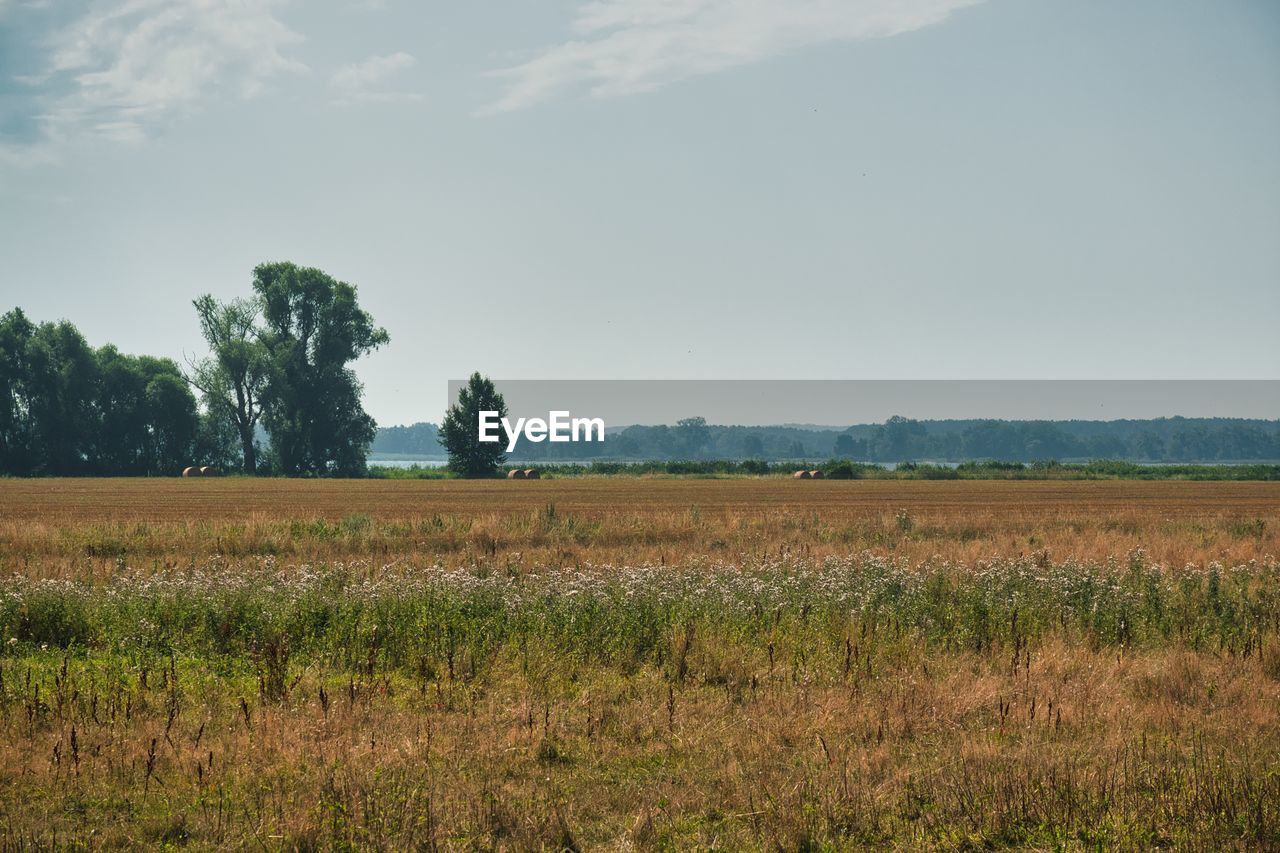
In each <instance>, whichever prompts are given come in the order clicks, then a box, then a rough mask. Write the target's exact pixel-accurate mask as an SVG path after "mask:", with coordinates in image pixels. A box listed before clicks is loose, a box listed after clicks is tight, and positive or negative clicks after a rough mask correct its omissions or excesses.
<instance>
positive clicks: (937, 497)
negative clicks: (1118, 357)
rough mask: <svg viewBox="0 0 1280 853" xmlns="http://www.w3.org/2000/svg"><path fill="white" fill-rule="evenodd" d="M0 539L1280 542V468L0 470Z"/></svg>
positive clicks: (1100, 555) (599, 543)
mask: <svg viewBox="0 0 1280 853" xmlns="http://www.w3.org/2000/svg"><path fill="white" fill-rule="evenodd" d="M0 535H3V537H4V541H5V543H6V545H5V549H4V550H5V553H6V554H7V555H8V556H10V557H21V558H24V559H26V560H29V561H35V562H36V563H37V564H39V563H40V562H41V561H42V560H43V558H46V557H51V558H57V559H56V560H55V561H54V562H53V563H52V564H51V568H53V569H56V570H60V568H61V567H64V566H65V565H67V563H66V561H67V560H68V559H71V558H78V557H79V558H94V557H100V558H109V559H115V558H117V557H119V556H121V555H131V556H134V557H137V558H145V557H151V558H156V557H170V558H174V557H176V558H183V557H195V556H204V555H207V554H209V553H213V552H218V553H223V554H227V555H230V556H253V555H276V556H297V557H309V558H331V559H332V558H341V557H351V556H369V555H378V556H379V557H381V558H385V557H391V556H411V557H415V558H419V559H420V558H426V557H429V558H430V559H442V560H444V561H446V562H448V563H450V564H453V565H465V564H469V563H471V562H474V561H476V560H478V559H482V558H484V559H492V558H496V557H498V556H500V555H507V554H512V553H518V554H519V555H520V558H521V559H522V560H524V561H531V562H549V563H553V564H560V563H566V562H567V563H574V562H583V561H590V562H596V563H614V564H619V565H623V564H627V563H636V562H642V561H654V562H661V561H680V560H682V559H683V558H684V557H686V556H688V555H690V554H693V555H704V554H710V555H714V556H716V557H719V558H726V559H734V560H737V559H744V558H753V557H760V556H765V555H768V554H777V553H780V552H788V553H790V552H802V553H804V554H806V555H808V556H826V555H842V554H848V553H850V552H860V551H863V550H869V551H872V552H874V553H878V554H892V555H895V556H902V557H907V558H909V559H915V560H923V559H928V558H930V557H934V556H939V557H943V558H947V559H953V560H965V561H974V560H979V559H984V558H990V557H997V556H1003V557H1013V556H1017V555H1019V554H1027V555H1030V554H1035V553H1043V552H1047V553H1048V555H1049V556H1050V557H1051V558H1052V559H1054V560H1065V559H1093V560H1105V559H1107V558H1110V557H1123V556H1124V555H1125V554H1127V553H1128V552H1129V551H1130V550H1132V549H1133V548H1136V547H1142V548H1144V549H1145V550H1146V551H1147V553H1148V554H1150V555H1151V557H1152V558H1153V559H1155V560H1158V561H1160V562H1162V563H1168V564H1171V565H1181V564H1183V563H1186V562H1205V561H1209V560H1220V561H1224V562H1234V561H1246V560H1249V559H1251V558H1253V557H1256V556H1260V555H1262V554H1267V553H1269V554H1280V484H1278V483H1251V482H1243V483H1223V482H1133V481H1105V482H1090V481H1078V482H1043V481H953V482H922V481H819V482H813V481H793V480H790V479H758V480H749V479H739V480H659V479H648V480H645V479H604V478H601V479H574V480H560V481H556V480H540V481H533V482H509V481H505V480H498V481H427V480H419V481H376V480H357V481H333V480H248V479H240V478H227V479H211V480H203V479H202V480H181V479H177V478H175V479H171V480H144V479H118V480H5V481H0Z"/></svg>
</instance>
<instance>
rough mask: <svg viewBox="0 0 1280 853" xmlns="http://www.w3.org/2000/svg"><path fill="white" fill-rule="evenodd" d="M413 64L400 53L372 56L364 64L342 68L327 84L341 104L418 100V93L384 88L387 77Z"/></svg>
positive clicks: (409, 57)
mask: <svg viewBox="0 0 1280 853" xmlns="http://www.w3.org/2000/svg"><path fill="white" fill-rule="evenodd" d="M416 64H417V60H416V59H414V58H413V57H412V56H411V55H409V54H407V53H405V52H403V51H400V52H398V53H392V54H389V55H387V56H371V57H369V58H368V59H366V60H364V61H363V62H353V63H351V64H350V65H344V66H342V67H341V68H339V69H338V70H337V71H335V72H334V74H333V77H332V78H331V79H330V81H329V83H330V85H331V86H332V87H333V89H334V92H335V93H336V94H337V96H338V100H339V101H340V102H349V101H392V100H397V101H400V100H418V99H419V98H421V97H422V96H421V95H419V94H417V93H414V92H404V91H395V90H392V89H390V88H389V87H387V86H386V85H385V84H386V82H387V80H388V78H391V77H394V76H396V75H397V74H399V73H400V72H401V71H404V70H405V69H408V68H412V67H413V66H414V65H416Z"/></svg>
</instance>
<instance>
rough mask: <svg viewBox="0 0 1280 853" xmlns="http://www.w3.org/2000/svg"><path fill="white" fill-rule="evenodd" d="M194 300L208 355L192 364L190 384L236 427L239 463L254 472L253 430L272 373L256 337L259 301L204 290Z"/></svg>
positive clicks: (256, 459)
mask: <svg viewBox="0 0 1280 853" xmlns="http://www.w3.org/2000/svg"><path fill="white" fill-rule="evenodd" d="M192 304H193V305H195V309H196V315H197V317H199V319H200V332H201V333H202V334H203V335H204V339H205V342H206V343H208V345H209V350H210V355H209V357H208V358H205V359H203V360H202V361H199V362H196V363H195V364H194V365H192V371H191V384H192V385H194V386H195V387H196V388H198V389H200V392H201V393H202V394H203V395H204V400H205V406H206V407H207V408H208V410H209V412H210V413H211V414H213V415H214V416H216V417H221V418H225V419H226V421H227V423H228V424H230V425H231V426H232V427H233V428H234V430H235V432H236V435H237V436H238V438H239V441H240V467H241V469H242V470H243V471H244V472H245V473H246V474H252V473H254V472H256V471H257V470H258V447H257V443H256V442H255V434H256V432H257V426H258V419H259V418H260V417H261V416H262V403H263V396H264V392H265V391H266V387H267V380H268V378H269V377H270V374H271V358H270V353H269V352H268V351H267V348H266V346H265V345H264V344H263V343H262V341H261V340H259V329H258V328H257V322H258V316H259V313H260V310H259V305H258V303H257V302H256V301H254V300H249V299H233V300H231V301H230V302H218V301H217V300H215V299H214V298H213V297H212V296H210V295H208V294H206V295H204V296H201V297H200V298H199V299H196V300H195V301H194V302H193V303H192ZM207 435H209V434H208V433H207ZM206 437H207V436H206ZM205 458H208V457H205V456H202V457H201V459H205Z"/></svg>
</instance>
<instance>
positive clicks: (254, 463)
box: [237, 425, 258, 474]
mask: <svg viewBox="0 0 1280 853" xmlns="http://www.w3.org/2000/svg"><path fill="white" fill-rule="evenodd" d="M237 426H239V429H240V451H241V453H243V454H244V472H245V473H246V474H256V473H258V449H257V448H256V447H254V446H253V427H251V426H244V425H237Z"/></svg>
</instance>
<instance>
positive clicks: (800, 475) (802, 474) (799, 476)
mask: <svg viewBox="0 0 1280 853" xmlns="http://www.w3.org/2000/svg"><path fill="white" fill-rule="evenodd" d="M791 478H792V479H794V480H812V479H813V475H812V474H810V473H809V472H808V471H797V472H795V473H794V474H792V475H791Z"/></svg>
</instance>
